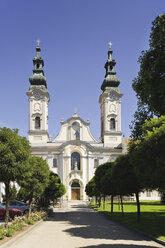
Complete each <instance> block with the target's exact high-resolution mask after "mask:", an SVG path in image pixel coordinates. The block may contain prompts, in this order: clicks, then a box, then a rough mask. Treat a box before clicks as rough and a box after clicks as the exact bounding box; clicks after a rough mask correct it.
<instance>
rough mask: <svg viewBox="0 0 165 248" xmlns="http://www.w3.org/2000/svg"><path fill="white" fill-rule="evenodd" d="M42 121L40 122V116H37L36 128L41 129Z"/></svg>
mask: <svg viewBox="0 0 165 248" xmlns="http://www.w3.org/2000/svg"><path fill="white" fill-rule="evenodd" d="M40 127H41V123H40V117H38V116H37V117H36V118H35V129H40Z"/></svg>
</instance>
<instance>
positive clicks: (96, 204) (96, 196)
mask: <svg viewBox="0 0 165 248" xmlns="http://www.w3.org/2000/svg"><path fill="white" fill-rule="evenodd" d="M96 207H97V196H96Z"/></svg>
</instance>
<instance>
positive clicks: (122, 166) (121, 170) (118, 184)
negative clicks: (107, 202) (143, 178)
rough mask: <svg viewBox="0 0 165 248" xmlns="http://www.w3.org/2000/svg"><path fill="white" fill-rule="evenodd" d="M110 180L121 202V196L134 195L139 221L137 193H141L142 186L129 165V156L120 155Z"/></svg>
mask: <svg viewBox="0 0 165 248" xmlns="http://www.w3.org/2000/svg"><path fill="white" fill-rule="evenodd" d="M112 178H113V181H114V186H115V188H116V191H117V193H118V194H119V195H120V196H121V201H122V196H124V195H132V194H133V193H134V194H135V196H136V202H137V218H138V220H140V202H139V192H140V191H142V186H141V184H140V180H138V178H137V176H136V173H135V168H134V166H133V164H131V163H130V157H129V154H124V155H120V156H119V157H118V158H117V159H116V160H115V166H114V167H113V171H112ZM121 205H122V202H121ZM122 212H123V205H122Z"/></svg>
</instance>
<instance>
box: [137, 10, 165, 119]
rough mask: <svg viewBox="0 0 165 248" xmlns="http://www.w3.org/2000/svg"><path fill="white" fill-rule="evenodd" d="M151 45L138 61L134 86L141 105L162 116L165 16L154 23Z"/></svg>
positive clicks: (164, 79) (164, 93)
mask: <svg viewBox="0 0 165 248" xmlns="http://www.w3.org/2000/svg"><path fill="white" fill-rule="evenodd" d="M149 45H150V48H149V50H148V51H143V52H142V55H141V56H140V58H139V60H138V61H139V63H140V71H139V73H138V76H137V77H136V78H135V79H134V82H133V85H132V86H133V89H134V90H135V92H136V95H137V97H138V99H140V101H141V103H142V104H144V105H147V107H148V110H149V111H151V112H153V113H154V114H155V115H156V116H161V115H164V114H165V87H164V85H165V14H163V15H160V16H158V17H157V18H156V19H155V20H154V21H153V22H152V31H151V34H150V40H149Z"/></svg>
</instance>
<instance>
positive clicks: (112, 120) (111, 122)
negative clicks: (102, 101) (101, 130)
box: [110, 118, 115, 130]
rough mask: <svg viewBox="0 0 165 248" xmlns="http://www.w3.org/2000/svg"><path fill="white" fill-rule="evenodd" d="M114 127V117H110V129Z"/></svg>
mask: <svg viewBox="0 0 165 248" xmlns="http://www.w3.org/2000/svg"><path fill="white" fill-rule="evenodd" d="M114 129H115V118H111V119H110V130H114Z"/></svg>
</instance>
